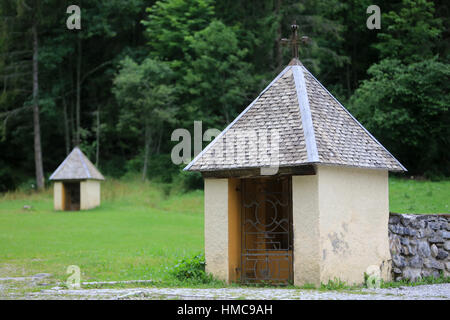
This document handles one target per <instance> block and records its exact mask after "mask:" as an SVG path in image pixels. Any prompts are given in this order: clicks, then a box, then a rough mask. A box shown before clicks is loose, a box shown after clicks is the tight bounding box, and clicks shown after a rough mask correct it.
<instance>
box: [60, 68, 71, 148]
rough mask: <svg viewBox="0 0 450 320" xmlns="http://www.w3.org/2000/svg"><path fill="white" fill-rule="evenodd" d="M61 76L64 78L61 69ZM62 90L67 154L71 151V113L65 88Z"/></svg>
mask: <svg viewBox="0 0 450 320" xmlns="http://www.w3.org/2000/svg"><path fill="white" fill-rule="evenodd" d="M59 76H60V78H61V79H62V71H61V69H60V70H59ZM61 91H62V104H63V115H64V142H65V144H66V155H69V152H70V129H69V115H68V111H67V101H66V93H65V88H64V87H63V90H61Z"/></svg>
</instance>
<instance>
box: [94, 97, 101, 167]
mask: <svg viewBox="0 0 450 320" xmlns="http://www.w3.org/2000/svg"><path fill="white" fill-rule="evenodd" d="M96 133H97V136H96V140H97V145H96V150H95V166H96V167H98V162H99V158H100V103H99V102H98V101H97V132H96Z"/></svg>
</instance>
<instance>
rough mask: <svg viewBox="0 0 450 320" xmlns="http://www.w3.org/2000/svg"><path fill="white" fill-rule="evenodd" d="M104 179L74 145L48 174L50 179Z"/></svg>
mask: <svg viewBox="0 0 450 320" xmlns="http://www.w3.org/2000/svg"><path fill="white" fill-rule="evenodd" d="M87 179H91V180H105V177H103V175H102V174H101V173H100V172H99V171H98V170H97V168H96V167H95V166H94V165H93V164H92V162H91V161H89V159H88V158H87V157H86V156H85V155H84V153H83V152H82V151H81V150H80V149H79V148H78V147H75V148H74V149H73V150H72V152H71V153H70V154H69V155H68V156H67V158H66V159H65V160H64V161H63V162H62V163H61V164H60V165H59V167H58V168H57V169H56V170H55V172H53V174H52V175H51V176H50V180H87Z"/></svg>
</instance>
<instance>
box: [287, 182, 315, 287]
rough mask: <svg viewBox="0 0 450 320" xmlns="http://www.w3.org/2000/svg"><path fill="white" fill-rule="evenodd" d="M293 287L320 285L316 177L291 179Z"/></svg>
mask: <svg viewBox="0 0 450 320" xmlns="http://www.w3.org/2000/svg"><path fill="white" fill-rule="evenodd" d="M292 219H293V231H294V263H293V264H294V284H295V285H298V286H301V285H304V284H315V285H318V284H320V262H321V261H320V246H319V244H320V241H319V200H318V176H317V175H314V176H293V177H292Z"/></svg>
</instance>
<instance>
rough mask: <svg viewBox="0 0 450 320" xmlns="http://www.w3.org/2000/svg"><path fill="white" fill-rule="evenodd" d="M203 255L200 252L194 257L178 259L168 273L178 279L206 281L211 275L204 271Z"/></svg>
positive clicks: (209, 280)
mask: <svg viewBox="0 0 450 320" xmlns="http://www.w3.org/2000/svg"><path fill="white" fill-rule="evenodd" d="M205 265H206V262H205V255H204V254H202V253H200V254H197V255H195V256H194V257H186V258H183V259H181V260H180V261H178V263H177V264H176V265H175V266H173V267H172V268H171V269H170V270H169V273H170V274H171V275H172V276H174V277H175V278H176V279H178V280H180V281H188V282H195V283H208V282H211V281H213V277H212V275H210V274H207V273H206V271H205Z"/></svg>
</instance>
